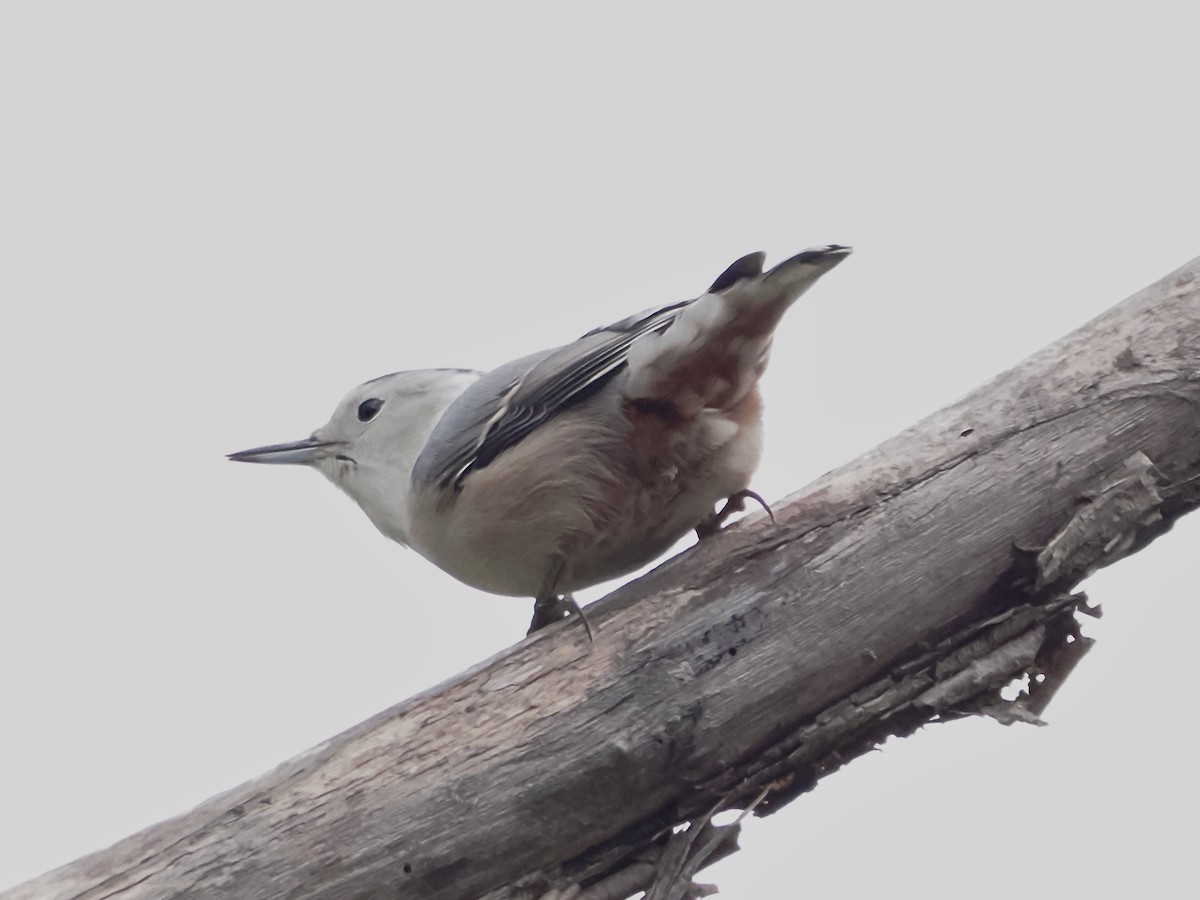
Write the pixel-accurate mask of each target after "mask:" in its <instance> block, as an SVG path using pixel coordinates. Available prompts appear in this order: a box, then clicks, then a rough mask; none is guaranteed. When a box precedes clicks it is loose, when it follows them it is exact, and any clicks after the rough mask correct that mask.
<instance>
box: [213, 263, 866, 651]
mask: <svg viewBox="0 0 1200 900" xmlns="http://www.w3.org/2000/svg"><path fill="white" fill-rule="evenodd" d="M850 253H851V248H850V247H848V246H844V245H840V244H827V245H823V246H818V247H812V248H809V249H807V250H804V251H802V252H800V253H798V254H796V255H794V256H792V257H790V258H788V259H786V260H784V261H783V262H781V263H779V264H777V265H775V266H774V267H772V268H770V269H767V270H764V268H763V265H764V262H765V260H766V254H765V253H762V252H757V253H751V254H748V255H746V256H743V257H741V258H740V259H738V260H736V261H735V262H734V263H733V264H732V265H730V266H729V267H728V268H726V269H725V270H724V271H723V272H722V273H721V274H720V275H719V276H718V277H717V279H716V280H715V281H714V282H713V283H712V285H711V286H710V287H709V288H708V290H707V291H705V292H704V293H703V294H701V295H700V296H698V297H695V298H694V299H691V300H684V301H680V302H674V303H669V304H667V305H664V306H659V307H656V308H651V309H648V310H644V311H642V312H639V313H636V314H635V315H632V316H629V317H627V318H625V319H622V320H620V321H618V322H615V323H613V324H611V325H607V326H604V327H601V328H595V329H593V330H591V331H589V332H587V333H586V334H584V335H583V336H582V337H580V338H578V339H577V340H575V341H572V342H571V343H568V344H564V345H562V346H560V347H555V348H552V349H549V350H544V351H541V352H538V353H533V354H531V355H528V356H523V357H521V358H519V359H516V360H513V361H512V362H509V363H505V364H504V365H501V366H500V367H499V368H496V369H493V370H492V371H490V372H486V373H485V372H479V371H475V370H471V369H458V368H442V369H419V370H409V371H401V372H395V373H392V374H389V375H383V376H381V377H379V378H375V379H373V380H371V381H368V382H366V383H365V384H361V385H359V386H358V387H356V388H354V389H353V390H351V391H350V392H349V393H348V394H346V396H345V397H344V398H343V399H342V400H341V402H340V403H338V405H337V408H336V409H335V410H334V412H333V415H332V417H331V418H330V420H329V421H328V422H327V423H326V424H325V425H322V426H321V427H320V428H318V429H317V430H316V431H314V432H313V433H312V434H311V436H309V437H307V438H304V439H303V440H299V441H293V442H290V443H283V444H271V445H267V446H262V447H255V448H253V449H250V450H241V451H239V452H237V453H230V454H228V458H229V459H231V460H234V461H236V462H247V463H266V464H282V465H302V466H309V467H311V468H315V469H317V470H318V471H320V472H321V473H322V474H324V475H325V476H326V477H327V478H328V479H329V480H330V481H331V482H333V484H335V485H336V486H337V487H339V488H341V489H342V490H343V491H344V492H345V493H346V494H348V495H349V496H350V497H351V498H352V499H353V500H354V501H355V502H356V503H357V504H358V506H359V507H360V508H361V509H362V510H363V512H364V513H366V515H367V517H368V518H369V519H370V520H371V522H372V523H374V525H375V527H376V528H377V529H378V530H379V531H380V532H382V533H383V534H384V535H385V536H386V537H388V538H391V539H392V540H393V541H396V542H397V543H399V544H401V545H403V546H406V547H411V548H412V549H414V550H416V551H417V552H418V553H419V554H421V556H423V557H425V558H426V559H427V560H429V561H430V562H432V563H433V564H434V565H436V566H438V567H439V568H441V569H442V570H444V571H445V572H447V573H448V574H450V575H451V576H453V577H454V578H456V579H458V580H459V581H462V582H464V583H466V584H468V585H471V586H472V587H475V588H478V589H480V590H482V591H486V592H490V593H493V594H500V595H508V596H515V597H532V598H533V599H534V614H533V618H532V621H531V622H530V626H529V632H528V633H530V634H532V633H533V632H534V631H536V630H538V629H540V628H543V627H545V626H547V625H550V624H552V623H554V622H557V621H560V620H562V619H564V618H568V617H570V616H573V615H578V616H579V617H580V618H582V619H583V622H584V625H585V627H586V628H587V633H588V636H589V637H591V635H592V629H591V625H590V623H589V622H588V620H587V617H586V616H584V615H583V613H582V610H581V609H580V607H579V605H578V603H577V602H576V601H575V599H574V592H575V591H577V590H580V589H582V588H585V587H589V586H591V585H593V584H597V583H599V582H602V581H607V580H609V579H612V578H617V577H619V576H621V575H625V574H628V573H629V572H632V571H633V570H635V569H637V568H639V567H641V566H643V565H645V564H646V563H648V562H651V561H652V560H654V559H655V558H656V557H658V556H660V555H661V554H662V553H664V552H665V551H666V550H667V549H668V548H670V547H671V546H672V545H673V544H674V543H675V542H676V541H678V540H679V539H680V538H682V537H684V536H685V535H686V534H687V533H689V532H690V531H695V532H696V534H697V535H698V536H699V537H700V538H701V539H703V538H705V537H707V536H709V535H711V534H713V533H715V532H716V531H718V530H720V527H721V525H722V523H723V522H724V520H725V518H726V517H728V515H729V514H730V513H732V512H734V511H737V510H739V509H741V508H742V507H743V503H744V501H745V500H746V499H755V500H758V501H759V502H760V503H762V502H763V501H762V499H761V497H759V496H758V495H757V494H755V493H754V492H753V491H751V490H750V488H749V484H750V479H751V476H752V475H753V473H754V471H755V469H756V468H757V466H758V463H759V460H760V457H761V455H762V447H763V431H762V400H761V396H760V392H759V387H758V385H759V379H760V378H761V376H762V375H763V372H764V370H765V368H766V365H767V359H768V356H769V354H770V350H771V344H772V338H773V336H774V333H775V329H776V326H777V325H778V324H779V322H780V319H781V318H782V316H783V314H784V312H786V310H787V309H788V307H790V306H791V305H792V303H794V302H795V301H796V299H797V298H799V297H800V296H801V295H802V294H804V293H805V291H807V290H808V289H809V288H810V287H812V286H813V284H815V283H816V282H817V280H818V279H820V278H821V276H822V275H824V274H825V273H827V272H828V271H830V270H831V269H833V268H834V267H835V266H837V265H838V264H839V263H840V262H842V260H844V259H845V258H846V257H847V256H849V255H850ZM718 504H722V506H721V508H720V509H718V508H717V507H718ZM763 506H764V507H765V506H766V504H765V503H763ZM769 512H770V510H769V508H768V513H769Z"/></svg>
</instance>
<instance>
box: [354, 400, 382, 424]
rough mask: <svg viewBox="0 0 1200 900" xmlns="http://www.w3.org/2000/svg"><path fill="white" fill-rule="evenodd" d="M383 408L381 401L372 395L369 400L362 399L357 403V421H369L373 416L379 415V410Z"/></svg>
mask: <svg viewBox="0 0 1200 900" xmlns="http://www.w3.org/2000/svg"><path fill="white" fill-rule="evenodd" d="M381 409H383V401H382V400H378V399H376V398H375V397H372V398H371V399H370V400H364V401H363V402H362V403H360V404H358V421H360V422H370V421H371V420H372V419H373V418H375V417H376V416H377V415H379V410H381Z"/></svg>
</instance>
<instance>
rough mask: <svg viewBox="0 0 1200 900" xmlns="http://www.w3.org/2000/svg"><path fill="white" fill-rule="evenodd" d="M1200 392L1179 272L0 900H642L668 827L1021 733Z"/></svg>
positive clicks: (1178, 488) (1199, 306) (1188, 504)
mask: <svg viewBox="0 0 1200 900" xmlns="http://www.w3.org/2000/svg"><path fill="white" fill-rule="evenodd" d="M848 402H849V401H848ZM1198 409H1200V260H1195V261H1193V262H1191V263H1189V264H1188V265H1186V266H1184V267H1183V268H1182V269H1180V270H1178V271H1177V272H1175V273H1172V274H1171V275H1169V276H1167V277H1166V278H1164V279H1162V280H1161V281H1159V282H1158V283H1157V284H1155V285H1152V286H1151V287H1149V288H1147V289H1145V290H1144V291H1142V292H1140V293H1139V294H1137V295H1135V296H1134V297H1132V298H1130V299H1129V300H1127V301H1125V302H1124V303H1122V304H1120V305H1119V306H1117V307H1115V308H1114V309H1112V310H1110V311H1109V312H1108V313H1105V314H1104V315H1102V316H1100V317H1099V318H1097V319H1096V320H1094V321H1092V322H1091V323H1089V324H1087V325H1085V326H1084V327H1082V328H1080V329H1079V330H1078V331H1076V332H1074V333H1073V334H1071V335H1068V336H1067V337H1065V338H1063V339H1062V340H1060V341H1059V342H1057V343H1056V344H1054V345H1053V346H1051V347H1048V348H1046V349H1045V350H1044V351H1042V352H1041V353H1038V354H1036V355H1035V356H1033V357H1031V358H1030V359H1028V360H1026V361H1025V362H1024V363H1022V364H1021V365H1019V366H1018V367H1016V368H1015V369H1013V370H1011V371H1009V372H1007V373H1005V374H1004V375H1001V376H1000V377H998V378H996V379H995V380H993V381H992V382H990V383H989V384H987V385H984V386H983V387H981V388H979V389H978V390H976V391H975V392H973V393H972V394H970V395H969V396H967V397H966V398H964V399H963V400H961V401H960V402H958V403H956V404H954V405H952V406H950V407H948V408H946V409H944V410H942V411H940V412H938V413H936V414H934V415H932V416H930V417H929V418H927V419H925V420H924V421H922V422H920V423H918V424H917V425H915V426H913V427H912V428H910V429H909V430H907V431H905V432H903V433H901V434H899V435H897V436H896V437H895V438H893V439H891V440H889V441H887V442H886V443H884V444H882V445H881V446H880V447H878V448H876V449H875V450H873V451H871V452H870V453H867V454H866V455H864V456H863V457H861V458H859V459H857V460H855V461H854V462H852V463H850V464H849V465H847V466H844V467H843V468H841V469H839V470H837V471H834V472H832V473H830V474H828V475H826V476H825V477H823V478H821V479H820V480H819V481H817V482H816V483H814V484H813V485H811V486H809V487H808V488H806V489H804V490H802V491H800V492H799V493H797V494H795V495H793V496H792V497H790V498H788V500H787V501H786V502H784V503H779V504H773V507H774V509H775V511H776V519H777V522H776V524H774V525H772V524H770V523H768V522H767V521H766V520H765V517H758V518H757V519H756V520H755V521H754V522H753V523H751V524H743V525H741V526H739V527H736V528H733V529H729V530H727V531H725V532H722V533H720V534H718V535H716V536H714V537H712V538H710V539H708V540H705V541H703V542H701V544H700V545H698V546H697V547H696V548H694V549H693V550H692V551H689V552H687V553H685V554H682V555H681V556H680V557H678V558H676V559H674V560H671V561H670V562H668V563H666V564H665V565H663V566H661V567H659V568H658V569H656V570H655V571H654V572H652V573H650V574H649V575H647V576H646V577H644V578H642V579H640V580H639V581H638V582H636V583H633V584H631V585H627V586H626V587H624V588H622V589H621V590H619V591H617V592H615V593H614V594H612V595H611V596H609V597H608V598H606V599H605V600H603V601H600V602H599V603H597V604H595V605H593V607H591V608H590V609H589V615H590V616H591V618H592V621H593V622H594V623H595V625H596V626H597V632H598V633H597V637H596V641H595V643H594V644H589V642H588V641H587V638H586V637H585V636H584V634H583V630H582V629H580V628H578V627H574V626H571V625H569V624H568V625H563V626H555V627H553V628H550V629H547V630H546V631H545V632H543V633H540V634H538V635H536V636H534V637H533V638H531V639H529V640H526V641H523V642H522V643H520V644H518V645H517V646H515V647H512V648H510V649H508V650H506V651H504V652H503V653H501V654H499V655H497V656H496V657H494V658H493V659H491V660H488V661H487V662H484V663H482V664H480V665H478V666H476V667H475V668H473V669H471V670H469V671H467V672H465V673H463V674H462V675H460V676H458V677H457V678H455V679H453V680H451V681H449V682H447V683H445V684H443V685H440V686H439V687H437V688H435V689H433V690H431V691H429V692H427V693H425V694H422V695H419V696H417V697H414V698H412V699H411V700H407V701H405V702H403V703H401V704H399V705H397V706H395V707H394V708H392V709H389V710H387V711H386V712H383V713H381V714H379V715H377V716H375V717H374V718H372V719H371V720H369V721H367V722H364V723H363V724H361V725H359V726H358V727H356V728H353V729H351V730H349V731H347V732H346V733H344V734H342V735H340V736H338V737H336V738H333V739H332V740H330V741H328V742H326V743H325V744H323V745H321V746H319V747H316V748H314V749H313V750H311V751H310V752H308V753H306V754H303V755H302V756H300V757H297V758H296V759H293V760H291V761H289V762H287V763H284V764H283V765H281V766H280V767H279V768H277V769H276V770H275V771H273V772H270V773H268V774H266V775H264V776H262V777H261V778H259V779H256V780H255V781H252V782H250V783H248V784H245V785H243V786H241V787H239V788H236V789H234V790H232V791H230V792H228V793H226V794H223V795H221V796H219V797H216V798H214V799H212V800H210V801H208V802H206V803H204V804H203V805H201V806H200V807H198V808H197V809H195V810H193V811H192V812H190V813H188V814H186V815H183V816H180V817H178V818H176V819H172V820H170V821H167V822H164V823H161V824H159V825H156V826H154V827H152V828H149V829H147V830H145V831H143V832H141V833H139V834H137V835H134V836H132V837H130V838H128V839H126V840H124V841H122V842H120V843H119V844H117V845H115V846H114V847H112V848H110V849H108V850H105V851H102V852H100V853H96V854H93V855H91V856H88V857H85V858H83V859H80V860H78V861H76V862H74V863H72V864H70V865H68V866H65V867H63V868H61V869H59V870H57V871H55V872H51V873H49V874H47V875H44V876H42V877H41V878H39V879H36V880H35V881H32V882H30V883H28V884H26V885H23V886H20V887H18V888H15V889H13V890H11V891H9V892H7V893H5V894H4V895H2V896H3V897H5V898H7V900H33V898H37V900H48V898H60V897H61V898H66V897H72V898H79V900H84V898H88V900H94V898H111V897H120V898H122V900H140V898H156V900H158V898H172V897H174V898H182V897H197V896H203V897H207V898H223V897H230V898H232V897H236V898H240V900H259V898H275V897H280V898H282V897H287V898H297V900H299V898H324V900H342V898H345V900H351V898H353V900H373V898H379V900H382V898H388V900H395V898H406V897H414V898H422V900H437V898H462V897H486V898H488V900H500V898H529V900H533V898H539V897H543V896H555V897H561V898H566V897H572V898H582V897H589V898H590V897H616V896H624V895H625V894H621V893H620V892H621V891H625V892H626V893H628V892H631V891H635V890H640V889H644V888H646V887H647V886H649V885H650V884H651V882H652V881H653V879H654V877H655V873H656V872H658V871H659V870H660V863H662V861H663V859H664V858H665V854H667V853H669V852H671V849H672V848H671V843H670V842H671V834H672V826H675V825H677V824H679V823H682V822H691V823H693V825H695V826H696V827H697V832H696V833H697V834H698V835H699V834H701V833H703V830H704V822H705V821H706V820H705V818H704V817H705V816H706V815H707V814H708V813H710V812H711V811H712V810H713V809H714V808H744V807H745V806H747V805H748V804H749V803H750V802H751V801H752V800H753V798H755V797H756V796H758V795H760V794H764V793H765V799H764V800H763V802H762V806H761V808H760V810H759V811H760V812H770V811H771V810H773V809H778V808H779V807H780V806H781V805H782V804H784V803H786V802H788V801H789V800H791V799H793V798H795V797H796V796H798V795H799V794H800V793H802V792H804V791H806V790H808V789H809V788H811V787H812V786H813V784H815V783H816V781H817V780H818V779H819V778H820V777H821V776H822V775H823V774H825V773H827V772H829V771H832V770H834V769H836V768H838V767H839V766H841V765H842V764H844V763H845V762H846V761H847V760H848V759H851V758H853V757H854V756H856V755H858V754H860V753H863V752H866V751H868V750H870V749H871V748H873V747H874V746H876V744H877V743H878V742H879V741H880V740H883V739H884V738H886V737H887V736H889V735H895V734H906V733H908V732H910V731H911V730H912V729H914V728H916V727H918V726H919V725H920V724H922V723H924V722H927V721H930V720H931V719H935V718H942V719H945V718H952V717H955V716H961V715H968V714H974V713H980V712H982V713H987V714H990V715H994V716H996V717H998V718H1000V719H1001V720H1003V721H1036V720H1037V718H1038V716H1039V715H1040V713H1041V711H1042V709H1043V708H1044V706H1045V703H1046V702H1047V701H1048V698H1049V696H1050V695H1052V693H1053V691H1054V689H1055V688H1056V686H1057V684H1058V683H1061V680H1062V678H1064V677H1066V674H1067V673H1069V671H1070V670H1071V668H1072V667H1073V666H1074V664H1075V663H1076V662H1077V661H1078V659H1079V657H1080V656H1081V655H1082V653H1083V651H1084V650H1085V649H1086V646H1087V642H1086V641H1084V640H1083V639H1082V638H1081V637H1080V635H1079V633H1078V630H1077V627H1076V621H1075V617H1076V613H1077V612H1078V611H1080V610H1081V608H1082V604H1083V603H1084V598H1083V597H1082V596H1081V595H1073V594H1071V590H1072V589H1073V587H1074V586H1075V585H1076V584H1077V583H1078V582H1079V581H1080V580H1081V579H1082V578H1083V577H1084V576H1085V575H1086V574H1087V573H1088V572H1089V571H1091V570H1093V569H1094V568H1096V567H1099V566H1102V565H1106V564H1108V563H1111V562H1113V561H1115V560H1117V559H1119V558H1121V557H1122V556H1124V555H1127V554H1129V553H1131V552H1134V551H1136V550H1137V549H1139V548H1140V547H1142V546H1144V545H1145V544H1146V543H1148V542H1149V541H1150V540H1152V539H1153V538H1154V537H1156V536H1158V535H1159V534H1161V533H1162V532H1163V531H1165V530H1166V529H1167V528H1169V527H1170V524H1171V523H1172V521H1174V520H1175V519H1176V518H1177V517H1178V516H1180V515H1182V514H1183V513H1185V512H1188V511H1190V510H1191V509H1193V508H1195V506H1196V505H1197V504H1198V503H1200V414H1198V412H1197V411H1198ZM1084 611H1086V610H1084ZM1023 675H1030V676H1032V682H1031V688H1030V692H1029V695H1028V696H1026V697H1022V698H1020V699H1018V700H1017V701H1013V702H1007V701H1005V700H1003V699H1001V697H1000V694H999V689H1000V688H1001V687H1003V686H1005V685H1007V684H1009V683H1010V682H1011V681H1012V680H1013V679H1014V678H1018V677H1021V676H1023ZM676 846H678V844H677V845H676ZM693 871H694V870H693V869H691V868H689V867H688V866H687V865H683V866H681V867H679V869H678V877H677V879H676V883H677V884H678V885H681V886H682V887H683V888H685V889H690V878H691V875H692V873H693ZM606 885H607V887H606ZM664 890H665V889H664ZM614 891H615V892H616V893H614ZM685 893H686V890H685ZM664 895H666V894H664Z"/></svg>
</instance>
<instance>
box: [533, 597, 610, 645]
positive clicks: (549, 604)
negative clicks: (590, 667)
mask: <svg viewBox="0 0 1200 900" xmlns="http://www.w3.org/2000/svg"><path fill="white" fill-rule="evenodd" d="M568 616H579V618H580V619H582V620H583V627H584V630H585V631H587V636H588V640H589V641H594V640H595V637H594V636H593V634H592V623H591V622H589V621H588V617H587V616H586V615H585V614H584V612H583V610H582V609H581V608H580V606H579V604H578V603H576V602H575V598H574V597H573V596H571V595H570V594H567V595H565V596H562V597H559V596H557V595H551V596H549V597H538V598H537V599H536V600H535V601H534V602H533V620H532V621H531V622H530V623H529V631H527V632H526V633H525V634H526V636H528V635H531V634H533V633H534V632H535V631H537V630H539V629H541V628H545V627H546V626H547V625H553V624H554V623H555V622H560V621H562V620H563V619H565V618H567V617H568Z"/></svg>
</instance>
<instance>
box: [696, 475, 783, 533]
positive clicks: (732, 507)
mask: <svg viewBox="0 0 1200 900" xmlns="http://www.w3.org/2000/svg"><path fill="white" fill-rule="evenodd" d="M748 499H749V500H753V501H755V502H756V503H757V504H758V505H759V506H761V507H762V508H763V509H764V510H765V511H766V513H767V516H768V517H769V518H770V520H771V524H774V523H775V513H773V512H771V507H770V506H768V505H767V501H766V500H764V499H763V498H762V496H761V495H759V494H757V493H755V492H754V491H752V490H750V489H749V488H746V489H745V490H743V491H738V492H737V493H736V494H733V495H731V496H730V497H729V499H727V500H726V501H725V505H724V506H722V507H721V508H720V509H719V510H717V511H716V512H714V513H712V514H711V515H709V516H706V517H705V518H704V519H702V520H701V521H700V524H699V525H697V526H696V537H698V538H700V539H701V540H704V538H706V537H712V536H713V535H714V534H716V533H717V532H718V531H720V530H721V525H722V523H724V521H725V520H726V519H728V518H729V517H730V516H731V515H732V514H733V513H735V512H741V511H742V510H744V509H745V508H746V500H748Z"/></svg>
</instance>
